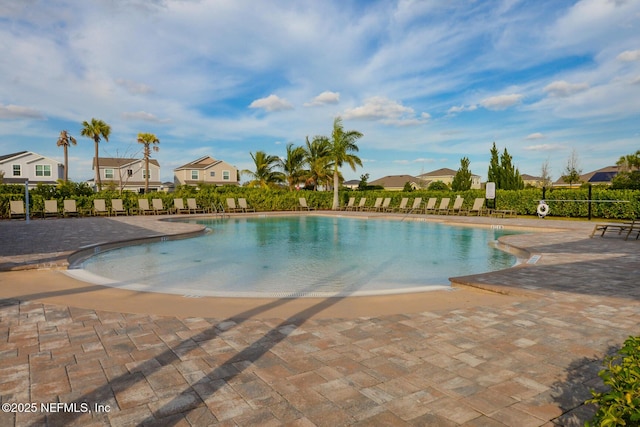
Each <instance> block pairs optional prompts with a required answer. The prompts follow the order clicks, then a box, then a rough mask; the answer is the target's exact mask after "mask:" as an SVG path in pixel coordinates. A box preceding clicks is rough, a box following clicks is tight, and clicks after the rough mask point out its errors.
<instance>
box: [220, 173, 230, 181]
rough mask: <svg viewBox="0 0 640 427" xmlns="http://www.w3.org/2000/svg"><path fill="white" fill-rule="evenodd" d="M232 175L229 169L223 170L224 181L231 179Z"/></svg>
mask: <svg viewBox="0 0 640 427" xmlns="http://www.w3.org/2000/svg"><path fill="white" fill-rule="evenodd" d="M230 177H231V174H230V173H229V171H222V179H223V180H224V181H229V178H230Z"/></svg>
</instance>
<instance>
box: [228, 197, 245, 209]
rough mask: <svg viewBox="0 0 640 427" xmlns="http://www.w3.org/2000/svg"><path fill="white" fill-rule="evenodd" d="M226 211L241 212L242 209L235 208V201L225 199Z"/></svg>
mask: <svg viewBox="0 0 640 427" xmlns="http://www.w3.org/2000/svg"><path fill="white" fill-rule="evenodd" d="M227 209H228V211H229V212H242V209H240V208H239V207H238V206H236V199H234V198H231V197H229V198H228V199H227Z"/></svg>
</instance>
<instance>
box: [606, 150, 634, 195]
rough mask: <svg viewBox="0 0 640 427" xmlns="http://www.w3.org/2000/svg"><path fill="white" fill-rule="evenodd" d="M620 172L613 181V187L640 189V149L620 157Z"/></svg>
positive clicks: (618, 162) (618, 163) (618, 164)
mask: <svg viewBox="0 0 640 427" xmlns="http://www.w3.org/2000/svg"><path fill="white" fill-rule="evenodd" d="M616 165H617V166H618V168H619V172H618V174H617V175H616V176H615V177H613V180H612V181H611V188H612V189H616V190H617V189H629V190H640V150H638V151H636V152H635V153H633V154H627V155H626V156H622V157H620V159H619V160H618V161H617V162H616Z"/></svg>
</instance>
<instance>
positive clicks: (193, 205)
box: [187, 197, 204, 213]
mask: <svg viewBox="0 0 640 427" xmlns="http://www.w3.org/2000/svg"><path fill="white" fill-rule="evenodd" d="M187 208H188V209H189V213H204V209H203V208H200V207H198V203H197V202H196V199H194V198H193V197H191V198H188V199H187Z"/></svg>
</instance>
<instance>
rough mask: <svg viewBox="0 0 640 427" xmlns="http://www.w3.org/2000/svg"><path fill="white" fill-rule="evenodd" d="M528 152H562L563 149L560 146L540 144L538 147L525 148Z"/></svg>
mask: <svg viewBox="0 0 640 427" xmlns="http://www.w3.org/2000/svg"><path fill="white" fill-rule="evenodd" d="M524 149H525V150H527V151H556V150H561V149H563V147H562V146H561V145H558V144H538V145H529V146H527V147H524Z"/></svg>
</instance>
